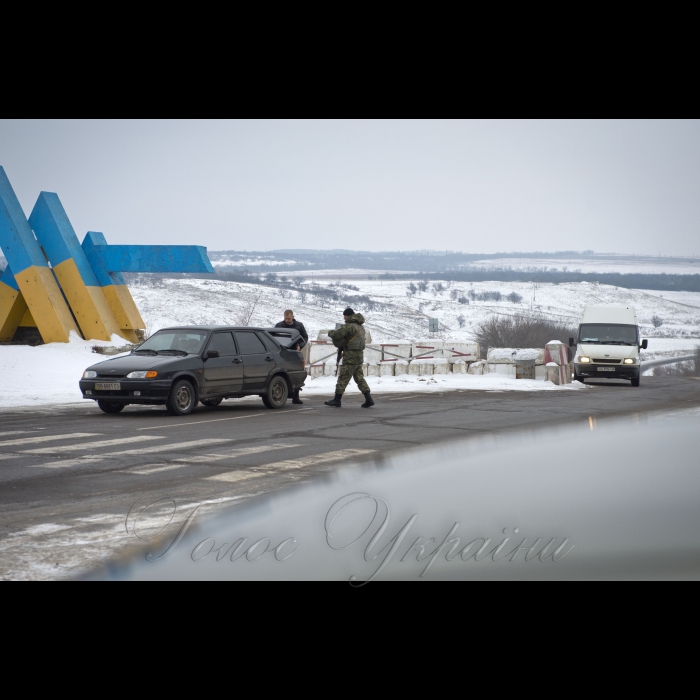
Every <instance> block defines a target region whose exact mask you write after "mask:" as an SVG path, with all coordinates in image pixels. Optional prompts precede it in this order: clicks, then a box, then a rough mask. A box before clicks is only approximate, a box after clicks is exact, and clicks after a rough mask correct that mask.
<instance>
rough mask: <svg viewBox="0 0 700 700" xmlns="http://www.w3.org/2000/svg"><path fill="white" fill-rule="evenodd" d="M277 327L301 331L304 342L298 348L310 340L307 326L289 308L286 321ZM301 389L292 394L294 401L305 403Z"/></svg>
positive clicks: (277, 324) (286, 312) (276, 325)
mask: <svg viewBox="0 0 700 700" xmlns="http://www.w3.org/2000/svg"><path fill="white" fill-rule="evenodd" d="M275 328H294V329H296V330H298V331H299V333H300V334H301V337H302V342H300V343H299V344H298V345H297V350H301V349H302V348H303V347H304V346H305V345H306V344H307V343H308V342H309V334H308V333H307V332H306V328H304V324H303V323H301V322H300V321H297V320H296V319H295V318H294V312H293V311H292V310H291V309H287V310H286V311H285V312H284V321H280V322H279V323H276V324H275ZM299 391H300V390H299V389H297V390H296V391H295V392H294V393H293V394H292V403H304V402H303V401H302V400H301V399H300V398H299Z"/></svg>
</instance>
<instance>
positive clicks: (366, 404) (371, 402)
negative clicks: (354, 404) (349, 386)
mask: <svg viewBox="0 0 700 700" xmlns="http://www.w3.org/2000/svg"><path fill="white" fill-rule="evenodd" d="M370 406H374V399H373V398H372V394H370V392H369V391H368V392H367V393H366V394H365V402H364V403H363V404H362V406H361V407H360V408H369V407H370Z"/></svg>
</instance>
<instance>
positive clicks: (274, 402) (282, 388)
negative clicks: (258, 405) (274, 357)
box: [262, 377, 289, 409]
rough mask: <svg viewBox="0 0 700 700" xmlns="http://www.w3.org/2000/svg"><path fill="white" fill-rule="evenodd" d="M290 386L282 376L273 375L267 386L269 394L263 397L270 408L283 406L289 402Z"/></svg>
mask: <svg viewBox="0 0 700 700" xmlns="http://www.w3.org/2000/svg"><path fill="white" fill-rule="evenodd" d="M288 397H289V387H288V386H287V382H286V381H284V379H283V378H282V377H273V378H272V381H271V382H270V384H269V386H268V387H267V395H266V396H263V397H262V400H263V403H264V404H265V405H266V406H267V407H268V408H274V409H276V408H282V407H283V406H284V405H285V404H286V403H287V398H288Z"/></svg>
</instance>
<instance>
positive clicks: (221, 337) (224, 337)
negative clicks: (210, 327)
mask: <svg viewBox="0 0 700 700" xmlns="http://www.w3.org/2000/svg"><path fill="white" fill-rule="evenodd" d="M209 350H217V351H218V352H219V357H230V356H231V355H237V354H238V353H237V352H236V346H235V344H234V342H233V335H231V333H215V334H214V336H213V337H212V339H211V342H210V343H209V347H208V348H207V352H209Z"/></svg>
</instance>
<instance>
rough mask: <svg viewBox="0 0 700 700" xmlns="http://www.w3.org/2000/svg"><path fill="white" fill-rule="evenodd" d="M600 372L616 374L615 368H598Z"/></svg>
mask: <svg viewBox="0 0 700 700" xmlns="http://www.w3.org/2000/svg"><path fill="white" fill-rule="evenodd" d="M598 371H599V372H614V371H615V368H614V367H598Z"/></svg>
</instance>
